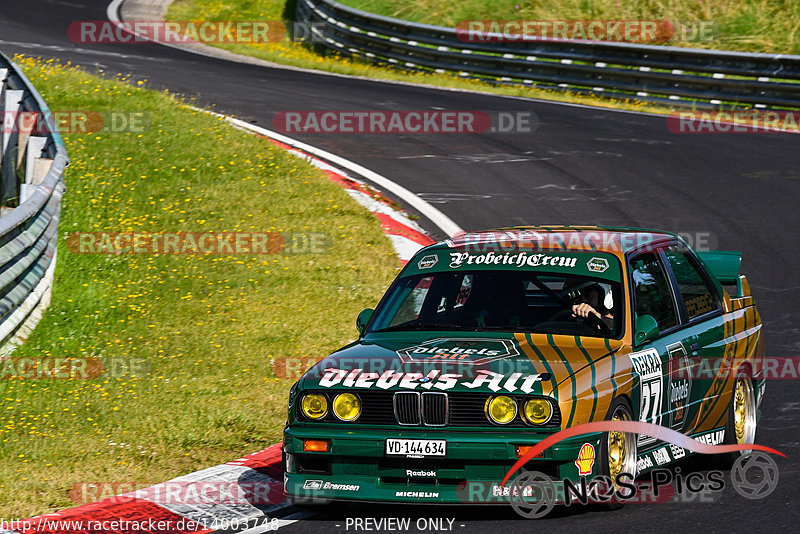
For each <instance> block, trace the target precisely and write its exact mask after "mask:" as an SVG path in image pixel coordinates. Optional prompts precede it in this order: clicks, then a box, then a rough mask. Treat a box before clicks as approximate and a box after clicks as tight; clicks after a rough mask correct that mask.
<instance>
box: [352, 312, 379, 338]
mask: <svg viewBox="0 0 800 534" xmlns="http://www.w3.org/2000/svg"><path fill="white" fill-rule="evenodd" d="M373 313H375V310H373V309H372V308H367V309H365V310H361V313H359V314H358V317H356V328H358V335H359V336H363V335H364V333H365V332H366V331H367V325H368V324H369V320H370V319H372V314H373Z"/></svg>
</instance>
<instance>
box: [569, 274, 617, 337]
mask: <svg viewBox="0 0 800 534" xmlns="http://www.w3.org/2000/svg"><path fill="white" fill-rule="evenodd" d="M604 297H605V291H603V288H602V287H600V285H599V284H592V285H590V286H587V287H585V288H583V289H582V290H581V293H580V295H579V296H577V297H576V298H575V301H574V302H573V304H572V316H573V317H576V318H577V317H581V318H583V319H587V318H588V317H589V314H592V315H595V316H597V317H598V318H600V319H601V320H602V321H603V322H604V323H605V324H606V326H608V328H609V330H612V329H613V328H614V315H613V314H612V313H611V310H609V309H607V308H606V307H605V305H604V304H603V300H604ZM598 310H599V311H598Z"/></svg>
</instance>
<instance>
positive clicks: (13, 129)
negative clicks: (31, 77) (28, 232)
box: [0, 90, 25, 207]
mask: <svg viewBox="0 0 800 534" xmlns="http://www.w3.org/2000/svg"><path fill="white" fill-rule="evenodd" d="M24 94H25V92H24V91H18V90H6V91H5V94H4V95H3V99H2V100H3V119H4V120H3V163H2V165H3V167H2V175H0V206H3V207H6V206H7V205H8V204H9V203H11V202H12V201H14V200H19V184H18V183H17V165H16V163H17V154H18V153H19V146H18V138H19V122H18V120H19V112H20V109H21V106H22V98H23V96H24Z"/></svg>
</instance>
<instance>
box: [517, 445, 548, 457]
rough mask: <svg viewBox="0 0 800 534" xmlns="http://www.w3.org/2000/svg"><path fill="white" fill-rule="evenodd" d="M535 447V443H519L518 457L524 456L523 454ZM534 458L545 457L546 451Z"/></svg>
mask: <svg viewBox="0 0 800 534" xmlns="http://www.w3.org/2000/svg"><path fill="white" fill-rule="evenodd" d="M534 447H535V445H517V447H516V453H517V458H522V457H523V456H525V453H526V452H528V451H529V450H531V449H532V448H534ZM534 458H544V451H542V452H540V453H539V454H537V455H536V456H534Z"/></svg>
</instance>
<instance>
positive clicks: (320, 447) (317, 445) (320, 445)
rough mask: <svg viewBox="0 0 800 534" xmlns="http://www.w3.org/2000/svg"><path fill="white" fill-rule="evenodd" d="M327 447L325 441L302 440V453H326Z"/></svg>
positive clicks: (327, 443) (327, 442) (328, 443)
mask: <svg viewBox="0 0 800 534" xmlns="http://www.w3.org/2000/svg"><path fill="white" fill-rule="evenodd" d="M329 445H330V442H329V441H328V440H326V439H304V440H303V452H328V446H329Z"/></svg>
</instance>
